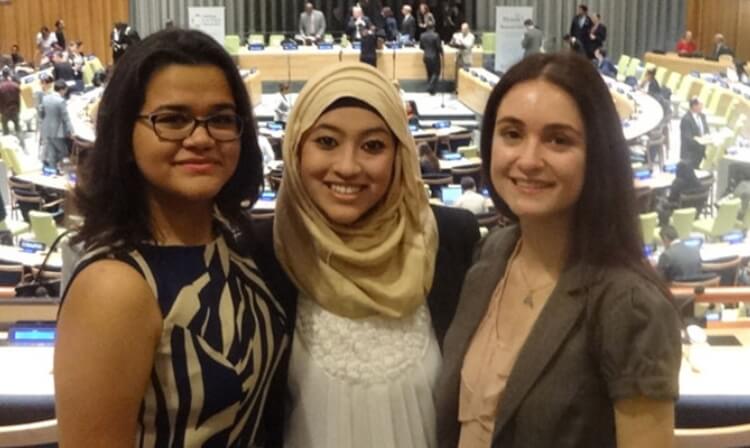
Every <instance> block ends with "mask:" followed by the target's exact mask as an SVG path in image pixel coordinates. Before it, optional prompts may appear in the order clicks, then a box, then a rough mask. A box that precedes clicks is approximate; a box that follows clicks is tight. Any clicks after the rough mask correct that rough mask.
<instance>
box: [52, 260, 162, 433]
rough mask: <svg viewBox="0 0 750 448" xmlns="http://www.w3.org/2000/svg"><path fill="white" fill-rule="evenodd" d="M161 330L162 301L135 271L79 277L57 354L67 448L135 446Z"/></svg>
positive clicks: (102, 264) (117, 266)
mask: <svg viewBox="0 0 750 448" xmlns="http://www.w3.org/2000/svg"><path fill="white" fill-rule="evenodd" d="M161 327H162V320H161V312H160V310H159V308H158V305H157V303H156V299H155V298H154V295H153V293H152V292H151V290H150V289H149V287H148V285H147V284H146V282H145V281H144V279H143V278H142V277H141V276H140V275H139V274H138V273H137V272H136V271H135V270H134V269H133V268H131V267H129V266H127V265H125V264H124V263H121V262H118V261H113V260H103V261H98V262H95V263H93V264H91V265H90V266H88V267H87V268H85V269H84V270H83V271H81V273H80V274H79V275H78V276H77V277H76V278H75V280H74V281H73V283H72V285H71V288H70V290H69V292H68V294H67V297H66V300H65V304H64V306H63V307H62V310H61V312H60V317H59V319H58V326H57V329H58V335H57V342H56V347H55V364H54V373H55V390H56V397H55V401H56V412H57V420H58V426H59V443H60V447H61V448H67V447H81V446H107V447H113V448H117V447H128V448H130V447H133V446H135V435H136V424H137V417H138V412H139V410H140V406H141V401H142V399H143V395H144V393H145V391H146V387H147V385H148V381H149V376H150V374H151V369H152V366H153V362H154V353H155V350H156V345H157V343H158V341H159V336H160V333H161Z"/></svg>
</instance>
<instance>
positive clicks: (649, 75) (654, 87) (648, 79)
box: [638, 68, 663, 101]
mask: <svg viewBox="0 0 750 448" xmlns="http://www.w3.org/2000/svg"><path fill="white" fill-rule="evenodd" d="M638 87H639V88H640V89H641V90H645V91H646V92H647V93H648V94H649V95H651V96H652V97H654V98H656V99H657V100H659V101H661V100H662V99H663V97H662V94H661V87H660V86H659V82H658V81H657V80H656V68H650V69H648V70H646V74H645V76H643V79H642V80H641V82H640V84H639V85H638Z"/></svg>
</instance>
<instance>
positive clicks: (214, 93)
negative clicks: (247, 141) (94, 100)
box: [133, 64, 240, 202]
mask: <svg viewBox="0 0 750 448" xmlns="http://www.w3.org/2000/svg"><path fill="white" fill-rule="evenodd" d="M234 110H235V102H234V97H233V96H232V91H231V88H230V87H229V83H228V81H227V79H226V76H224V72H222V71H221V70H220V69H219V68H218V67H215V66H212V65H196V66H190V65H177V64H173V65H168V66H166V67H164V68H161V69H159V70H158V71H156V72H155V73H154V74H153V75H152V76H151V79H150V80H149V83H148V85H147V87H146V95H145V101H144V103H143V106H142V107H141V111H140V114H141V115H149V114H154V113H159V114H162V113H163V114H167V115H166V116H167V117H169V116H170V114H174V113H175V112H177V113H182V114H185V115H190V116H193V117H199V118H204V117H207V116H213V115H216V114H219V115H222V114H228V115H231V114H233V113H234ZM174 116H176V117H179V115H174ZM173 122H174V120H173ZM133 156H134V158H135V163H136V165H137V166H138V169H139V170H140V171H141V173H142V174H143V177H144V178H145V180H146V182H147V184H148V185H147V194H148V195H149V196H150V197H151V198H152V199H153V198H154V197H159V198H168V199H169V200H170V201H177V202H183V201H185V200H189V201H212V200H213V198H214V197H215V196H216V195H217V194H218V193H219V191H220V190H221V188H222V187H223V186H224V184H225V183H226V182H227V181H228V180H229V179H230V178H231V176H232V174H233V173H234V171H235V169H236V167H237V162H238V160H239V156H240V141H239V139H237V140H233V141H229V142H217V141H216V140H214V139H213V138H212V137H211V136H210V135H209V134H208V132H207V129H206V127H205V125H200V126H198V127H197V128H196V129H195V131H194V132H193V133H192V134H191V135H189V136H188V137H186V138H185V139H183V140H181V141H165V140H163V139H160V138H159V137H158V136H157V135H156V134H155V133H154V130H153V129H152V126H151V122H150V121H149V120H148V119H145V118H144V119H137V120H136V123H135V126H134V127H133Z"/></svg>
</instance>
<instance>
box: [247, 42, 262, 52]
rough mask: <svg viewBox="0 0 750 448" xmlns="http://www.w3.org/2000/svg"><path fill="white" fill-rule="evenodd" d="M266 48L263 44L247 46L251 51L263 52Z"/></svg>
mask: <svg viewBox="0 0 750 448" xmlns="http://www.w3.org/2000/svg"><path fill="white" fill-rule="evenodd" d="M265 48H266V46H265V45H263V44H257V43H253V44H248V46H247V49H248V50H250V51H263V50H265Z"/></svg>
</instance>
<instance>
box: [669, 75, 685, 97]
mask: <svg viewBox="0 0 750 448" xmlns="http://www.w3.org/2000/svg"><path fill="white" fill-rule="evenodd" d="M680 81H682V75H681V74H680V73H677V72H672V73H670V74H669V77H668V78H667V83H666V87H667V88H668V89H669V90H671V91H672V93H673V94H674V93H675V92H677V89H678V88H679V87H680Z"/></svg>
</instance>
